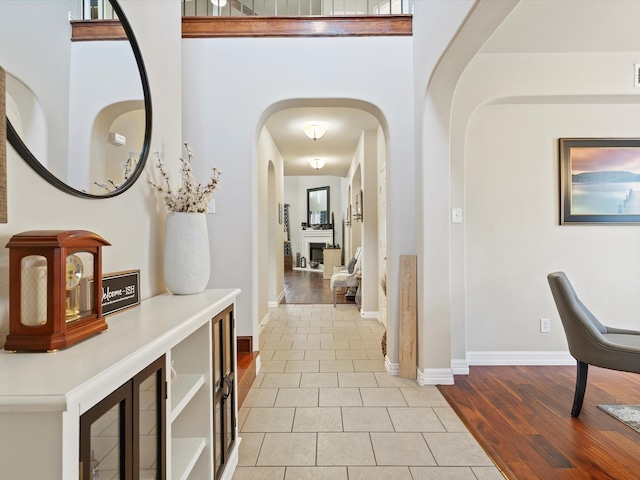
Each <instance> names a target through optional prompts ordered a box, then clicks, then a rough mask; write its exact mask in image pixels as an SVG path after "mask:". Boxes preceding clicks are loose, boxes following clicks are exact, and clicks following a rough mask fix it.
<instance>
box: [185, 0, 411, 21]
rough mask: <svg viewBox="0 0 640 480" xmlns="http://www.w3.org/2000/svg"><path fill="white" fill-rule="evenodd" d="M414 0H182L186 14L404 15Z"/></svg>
mask: <svg viewBox="0 0 640 480" xmlns="http://www.w3.org/2000/svg"><path fill="white" fill-rule="evenodd" d="M411 3H413V0H182V15H183V16H184V17H191V16H196V17H205V16H232V17H233V16H262V17H277V16H290V17H306V16H340V15H402V14H406V13H410V4H411Z"/></svg>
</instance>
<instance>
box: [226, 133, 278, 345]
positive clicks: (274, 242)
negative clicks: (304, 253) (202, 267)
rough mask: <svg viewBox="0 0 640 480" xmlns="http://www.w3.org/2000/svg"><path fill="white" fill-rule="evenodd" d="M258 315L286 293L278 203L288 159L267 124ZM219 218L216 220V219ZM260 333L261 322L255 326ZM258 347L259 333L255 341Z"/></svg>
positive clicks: (261, 153) (261, 155)
mask: <svg viewBox="0 0 640 480" xmlns="http://www.w3.org/2000/svg"><path fill="white" fill-rule="evenodd" d="M258 169H259V180H258V195H259V197H260V201H259V202H258V219H257V220H258V235H259V240H258V258H257V262H258V279H259V281H258V299H259V300H258V317H257V319H254V320H256V321H257V323H258V324H259V323H260V322H261V321H262V320H263V319H264V318H265V317H266V316H267V314H268V309H267V307H268V304H269V303H271V304H273V303H275V302H277V301H278V298H279V296H280V295H282V294H283V292H284V247H283V244H284V240H285V233H284V224H283V225H280V224H279V223H278V212H277V208H278V203H283V198H284V192H283V189H284V186H283V172H284V162H283V160H282V156H281V155H280V152H279V151H278V147H277V146H276V144H275V143H274V141H273V138H272V137H271V135H270V134H269V131H268V130H267V128H266V127H264V128H263V129H262V131H261V133H260V140H259V142H258ZM214 220H215V219H214ZM254 334H257V324H256V325H254ZM254 345H255V348H258V341H257V335H256V338H255V341H254Z"/></svg>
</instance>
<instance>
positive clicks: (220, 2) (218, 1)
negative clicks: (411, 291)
mask: <svg viewBox="0 0 640 480" xmlns="http://www.w3.org/2000/svg"><path fill="white" fill-rule="evenodd" d="M211 3H213V5H214V6H216V7H224V6H225V5H226V4H227V0H211Z"/></svg>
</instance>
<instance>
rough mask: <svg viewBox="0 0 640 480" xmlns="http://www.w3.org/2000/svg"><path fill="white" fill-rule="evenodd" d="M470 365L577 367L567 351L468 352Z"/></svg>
mask: <svg viewBox="0 0 640 480" xmlns="http://www.w3.org/2000/svg"><path fill="white" fill-rule="evenodd" d="M467 362H468V364H469V365H575V364H576V360H575V359H574V358H573V357H572V356H571V354H570V353H569V352H566V351H551V352H467Z"/></svg>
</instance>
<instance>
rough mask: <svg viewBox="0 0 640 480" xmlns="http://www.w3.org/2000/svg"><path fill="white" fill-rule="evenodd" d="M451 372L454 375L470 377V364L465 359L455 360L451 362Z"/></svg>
mask: <svg viewBox="0 0 640 480" xmlns="http://www.w3.org/2000/svg"><path fill="white" fill-rule="evenodd" d="M451 370H452V371H453V374H454V375H469V363H468V362H467V361H466V360H465V359H463V358H460V359H456V358H454V359H452V360H451Z"/></svg>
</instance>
